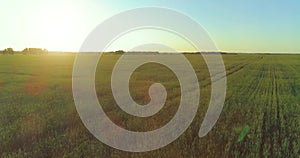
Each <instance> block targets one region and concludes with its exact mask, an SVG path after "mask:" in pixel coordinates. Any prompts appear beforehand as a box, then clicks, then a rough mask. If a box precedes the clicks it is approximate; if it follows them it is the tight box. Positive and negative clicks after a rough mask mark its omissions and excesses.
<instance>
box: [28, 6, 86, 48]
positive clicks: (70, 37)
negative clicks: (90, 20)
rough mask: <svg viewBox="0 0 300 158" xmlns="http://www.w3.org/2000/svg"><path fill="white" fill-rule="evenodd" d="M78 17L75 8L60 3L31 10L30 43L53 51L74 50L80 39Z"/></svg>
mask: <svg viewBox="0 0 300 158" xmlns="http://www.w3.org/2000/svg"><path fill="white" fill-rule="evenodd" d="M80 17H81V15H80V14H79V12H78V10H76V8H74V7H72V6H70V5H67V4H63V3H60V4H59V5H53V4H52V5H47V4H45V6H44V7H40V8H38V9H36V10H35V11H33V15H32V17H31V19H30V21H31V22H30V23H29V30H30V31H29V33H28V34H29V35H28V36H30V45H34V47H43V48H47V49H49V50H54V51H74V48H76V46H78V45H80V43H78V42H79V41H80V40H79V38H78V37H77V36H78V32H80V30H81V28H80V27H81V25H80V23H81V22H80Z"/></svg>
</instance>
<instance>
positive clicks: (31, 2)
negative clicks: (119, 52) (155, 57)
mask: <svg viewBox="0 0 300 158" xmlns="http://www.w3.org/2000/svg"><path fill="white" fill-rule="evenodd" d="M147 6H157V7H165V8H170V9H173V10H176V11H179V12H181V13H184V14H185V15H187V16H189V17H191V18H192V19H194V20H195V21H197V22H198V23H199V24H201V25H202V26H203V27H204V29H205V30H207V32H208V33H209V35H210V36H211V38H212V39H213V41H214V42H215V44H216V46H217V48H218V49H219V50H220V51H226V52H262V53H264V52H288V53H299V52H300V29H299V28H300V16H299V15H300V1H298V0H272V1H269V0H247V1H241V0H222V1H221V0H219V1H211V0H189V1H187V0H141V1H130V2H129V1H122V0H106V1H104V0H76V1H75V0H51V1H50V0H49V1H44V0H26V1H23V0H2V1H0V11H1V14H0V19H1V27H0V50H1V49H5V48H8V47H12V48H14V50H23V49H24V48H26V47H37V48H46V49H48V50H50V51H51V50H52V51H79V49H80V47H81V44H82V43H83V41H84V40H85V38H86V37H87V36H88V34H89V33H90V32H91V31H92V30H93V29H94V28H95V27H96V26H97V25H99V24H101V22H103V21H104V20H105V19H108V18H110V17H111V16H113V15H115V14H117V13H120V12H122V11H126V10H129V9H134V8H138V7H147ZM148 32H150V33H153V30H152V31H151V30H150V31H149V30H148ZM156 33H157V34H162V33H161V32H159V31H157V32H156ZM127 36H128V37H123V38H121V39H120V41H118V42H116V43H117V44H115V46H114V47H113V48H112V49H124V50H126V49H128V47H127V45H126V41H127V42H128V38H134V37H135V38H137V37H139V38H141V37H143V36H145V37H147V31H146V33H145V32H143V33H140V34H138V33H135V34H134V33H133V34H128V35H127ZM155 37H156V36H155ZM160 37H162V36H157V38H160ZM163 37H165V38H172V39H173V41H174V42H173V45H174V47H176V45H181V46H180V48H178V49H179V50H180V51H193V50H192V49H191V48H190V46H188V44H186V45H185V44H182V43H181V41H180V39H179V38H178V40H176V39H177V38H176V37H173V35H164V36H163ZM122 39H123V41H122ZM126 39H127V40H126ZM179 43H180V44H179ZM171 44H172V43H171Z"/></svg>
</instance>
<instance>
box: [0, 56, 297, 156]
mask: <svg viewBox="0 0 300 158" xmlns="http://www.w3.org/2000/svg"><path fill="white" fill-rule="evenodd" d="M119 57H120V55H113V54H106V55H104V56H103V58H102V59H101V61H100V63H99V64H98V69H97V72H96V90H97V95H98V97H101V98H103V99H101V100H99V101H100V103H101V104H102V105H103V109H104V110H105V112H106V114H107V115H108V116H109V117H110V119H111V120H112V121H113V122H115V123H116V124H117V125H119V126H121V127H124V128H126V129H129V130H133V131H149V130H153V129H157V128H159V127H162V126H163V125H164V124H166V123H167V122H168V121H169V120H171V119H172V117H173V116H174V114H175V113H176V110H177V107H178V105H179V102H180V85H179V82H178V80H177V79H176V77H175V75H174V74H173V73H172V72H171V71H170V70H169V69H168V68H166V67H164V66H161V65H159V64H145V65H143V66H141V67H139V68H138V69H137V70H136V71H135V72H134V73H133V74H132V76H131V80H130V92H131V95H132V97H133V99H134V100H136V102H138V103H140V104H146V103H147V102H149V100H150V98H149V96H148V88H149V86H150V85H151V84H152V83H155V82H160V83H162V84H163V85H164V86H165V87H166V89H167V91H168V98H167V101H166V104H165V106H164V107H163V109H162V110H161V111H160V112H158V113H157V114H156V115H154V116H151V117H148V118H137V117H132V116H130V115H129V114H127V113H125V112H123V111H122V110H121V109H120V108H119V107H118V106H117V104H116V103H115V101H114V98H113V97H112V92H111V89H110V75H111V72H112V69H113V66H114V64H115V62H116V61H117V60H118V58H119ZM186 57H187V59H188V60H189V61H190V62H191V64H192V65H193V67H194V70H195V72H196V73H197V76H198V80H199V85H200V88H201V90H200V92H201V99H200V104H199V110H198V113H197V115H196V117H195V119H194V120H193V123H192V124H191V125H190V127H189V128H188V130H187V131H185V133H184V134H183V135H181V136H180V137H179V138H178V139H177V140H175V141H174V142H173V143H171V144H169V145H168V146H166V147H164V148H161V149H158V150H154V151H150V152H146V153H128V152H124V151H120V150H116V149H113V148H111V147H109V146H106V145H105V144H103V143H101V142H99V141H98V140H97V139H96V138H94V137H93V136H92V135H91V134H90V133H89V132H88V131H87V129H86V128H85V127H84V125H83V124H82V122H81V120H80V118H79V116H78V114H77V112H76V109H75V105H74V101H73V97H72V89H71V84H72V65H73V62H74V59H75V55H71V54H68V55H28V56H25V55H1V56H0V107H1V110H0V156H1V157H299V155H300V63H299V61H300V55H265V54H264V55H259V54H252V55H250V54H227V55H223V59H224V62H225V66H226V71H227V79H228V85H227V96H226V102H225V106H224V109H223V111H222V113H221V116H220V118H219V120H218V122H217V123H216V125H215V127H214V128H213V129H212V131H210V133H209V134H208V135H207V136H206V137H203V138H199V137H198V130H199V128H200V125H201V122H202V120H203V117H204V115H205V113H206V110H207V105H208V101H209V98H210V78H209V73H208V70H207V67H206V65H205V63H204V61H203V59H202V58H201V56H200V55H193V54H187V55H186ZM157 72H159V73H157ZM245 127H247V132H245ZM241 135H242V136H241ZM239 137H243V139H239Z"/></svg>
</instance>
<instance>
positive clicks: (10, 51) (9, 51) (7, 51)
mask: <svg viewBox="0 0 300 158" xmlns="http://www.w3.org/2000/svg"><path fill="white" fill-rule="evenodd" d="M3 54H14V50H13V49H12V48H6V49H4V51H3Z"/></svg>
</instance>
